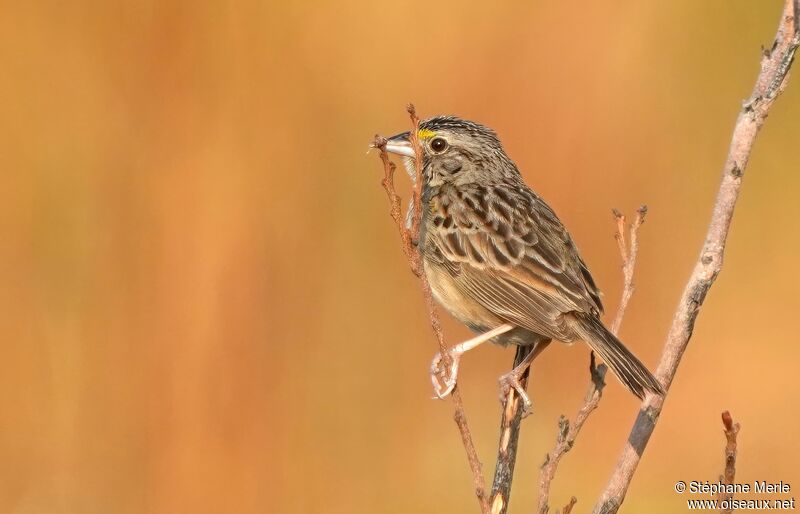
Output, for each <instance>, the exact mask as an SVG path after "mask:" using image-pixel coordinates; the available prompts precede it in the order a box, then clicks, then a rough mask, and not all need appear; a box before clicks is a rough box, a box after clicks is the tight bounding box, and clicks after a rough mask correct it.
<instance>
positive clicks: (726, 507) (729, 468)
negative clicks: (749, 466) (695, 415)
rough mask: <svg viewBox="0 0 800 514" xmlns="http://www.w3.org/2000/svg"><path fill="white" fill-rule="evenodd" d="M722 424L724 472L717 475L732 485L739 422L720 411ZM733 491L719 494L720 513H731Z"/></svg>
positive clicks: (734, 474)
mask: <svg viewBox="0 0 800 514" xmlns="http://www.w3.org/2000/svg"><path fill="white" fill-rule="evenodd" d="M722 426H723V427H724V428H725V440H726V443H725V473H724V474H723V475H721V476H720V477H719V481H720V482H722V483H723V484H725V485H733V480H734V478H735V477H736V436H737V435H738V434H739V428H740V427H739V423H734V422H733V418H732V417H731V413H730V412H728V411H725V412H723V413H722ZM732 498H733V492H732V491H731V492H728V491H726V492H723V493H721V494H720V495H719V497H718V500H719V505H721V506H722V508H721V509H720V512H721V513H722V514H731V513H732V512H733V508H731V505H730V503H731V499H732Z"/></svg>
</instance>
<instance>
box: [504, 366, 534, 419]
mask: <svg viewBox="0 0 800 514" xmlns="http://www.w3.org/2000/svg"><path fill="white" fill-rule="evenodd" d="M524 372H525V370H524V369H523V370H520V369H518V368H517V369H513V370H511V371H509V372H508V373H506V374H505V375H501V376H500V380H499V382H500V401H501V402H504V401H506V399H511V398H510V396H509V395H510V393H511V390H512V389H513V390H514V391H515V392H516V393H517V394H518V395H519V397H520V399H521V400H522V417H523V418H524V417H526V416H528V415H529V414H530V413H531V412H533V402H531V398H530V397H529V396H528V393H527V392H526V391H525V387H524V386H523V385H522V382H520V378H521V377H522V374H523V373H524Z"/></svg>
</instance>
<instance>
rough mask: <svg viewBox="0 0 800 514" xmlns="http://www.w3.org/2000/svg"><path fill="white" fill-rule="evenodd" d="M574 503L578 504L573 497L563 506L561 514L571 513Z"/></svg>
mask: <svg viewBox="0 0 800 514" xmlns="http://www.w3.org/2000/svg"><path fill="white" fill-rule="evenodd" d="M576 503H578V499H577V498H575V497H574V496H573V497H572V498H570V499H569V503H568V504H566V505H564V510H562V511H561V514H570V512H572V507H574V506H575V504H576Z"/></svg>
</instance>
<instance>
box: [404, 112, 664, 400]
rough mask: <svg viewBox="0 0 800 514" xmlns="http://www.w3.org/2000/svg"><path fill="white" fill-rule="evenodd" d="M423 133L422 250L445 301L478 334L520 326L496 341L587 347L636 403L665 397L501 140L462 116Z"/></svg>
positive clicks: (425, 126)
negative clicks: (605, 315)
mask: <svg viewBox="0 0 800 514" xmlns="http://www.w3.org/2000/svg"><path fill="white" fill-rule="evenodd" d="M420 133H421V134H424V135H425V137H424V138H423V139H421V145H422V148H423V170H422V175H423V180H424V184H423V196H422V203H423V217H422V225H421V232H420V241H419V244H420V245H421V249H422V253H423V257H424V265H425V272H426V275H427V277H428V280H429V282H430V284H431V288H432V290H433V292H434V296H435V297H436V299H437V301H438V302H439V303H441V304H442V305H443V306H444V307H445V308H446V309H447V310H448V311H449V312H450V313H451V314H452V315H453V316H454V317H456V318H457V319H458V320H460V321H461V322H462V323H464V324H466V325H467V326H469V327H470V328H471V329H472V330H474V331H476V332H478V333H481V332H485V331H487V330H490V329H492V328H495V327H497V326H499V325H502V324H504V323H510V324H512V325H514V326H515V328H514V329H513V330H511V331H510V332H507V333H505V334H502V335H500V336H497V337H496V338H495V339H494V341H495V342H497V343H500V344H517V345H530V344H534V343H536V342H537V341H545V340H550V339H553V340H558V341H562V342H566V343H571V342H573V341H576V340H584V341H586V342H587V343H588V344H589V346H590V347H591V348H592V349H593V350H595V351H596V352H597V353H598V354H599V355H600V356H601V357H602V358H603V360H605V361H606V362H607V363H608V365H609V367H610V368H611V369H612V371H614V373H615V374H616V375H617V376H618V377H619V378H620V380H621V381H622V382H623V383H624V384H625V385H626V386H627V387H628V388H629V389H630V390H631V391H632V392H633V393H634V394H635V395H637V396H639V397H640V398H641V397H643V396H644V393H645V391H647V390H649V391H653V392H660V390H661V388H660V386H659V384H658V382H657V381H656V380H655V378H653V376H652V374H650V372H649V371H648V370H647V368H645V367H644V365H642V364H641V362H639V360H638V359H636V357H635V356H633V354H631V353H630V352H629V351H628V350H627V349H626V348H625V346H624V345H623V344H622V343H621V342H620V341H619V340H618V339H617V338H616V337H615V336H614V335H613V334H611V333H610V332H609V331H608V330H607V329H606V328H605V327H604V326H603V324H602V322H601V321H600V318H599V316H600V314H602V311H603V306H602V303H601V301H600V293H599V291H598V289H597V286H596V285H595V283H594V280H593V279H592V276H591V274H590V273H589V270H588V268H587V266H586V264H585V263H584V261H583V259H581V257H580V254H579V253H578V249H577V248H576V246H575V244H574V243H573V241H572V238H571V237H570V235H569V233H568V232H567V230H566V228H565V227H564V225H563V224H562V223H561V221H560V220H559V219H558V217H557V216H556V214H555V213H554V212H553V210H552V209H551V208H550V207H549V206H548V205H547V204H546V203H545V202H544V201H543V200H542V199H541V198H540V197H539V196H538V195H537V194H536V193H535V192H533V191H532V190H531V189H530V188H529V187H528V186H527V185H525V183H524V182H523V180H522V177H521V175H520V173H519V171H518V169H517V167H516V165H515V164H514V163H513V162H512V161H511V160H510V159H509V158H508V157H507V156H506V154H505V152H504V151H503V148H502V146H501V145H500V141H499V140H498V138H497V136H496V135H495V133H494V132H493V131H492V130H491V129H489V128H487V127H484V126H482V125H479V124H477V123H473V122H469V121H465V120H461V119H459V118H456V117H452V116H441V117H436V118H431V119H429V120H426V121H424V122H422V123H421V124H420ZM404 138H405V139H407V138H408V134H401V135H399V136H395V137H394V138H392V139H390V141H393V140H394V141H400V140H403V139H404ZM437 139H442V140H444V142H442V141H437ZM439 147H444V150H442V151H437V149H438V148H439ZM407 163H410V160H407Z"/></svg>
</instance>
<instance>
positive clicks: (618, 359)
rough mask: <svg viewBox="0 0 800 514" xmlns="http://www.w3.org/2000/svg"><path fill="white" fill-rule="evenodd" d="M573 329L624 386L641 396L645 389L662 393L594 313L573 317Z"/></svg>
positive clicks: (642, 397)
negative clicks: (592, 314)
mask: <svg viewBox="0 0 800 514" xmlns="http://www.w3.org/2000/svg"><path fill="white" fill-rule="evenodd" d="M573 319H574V321H573V328H574V330H575V332H576V333H577V334H578V336H579V337H580V338H581V339H583V340H584V341H586V343H587V344H588V345H589V346H590V347H591V348H592V350H594V351H595V352H597V354H598V355H599V356H600V358H602V359H603V360H604V361H605V362H606V364H608V367H609V368H611V371H613V372H614V375H616V377H617V378H618V379H619V380H620V382H622V383H623V384H624V385H625V387H627V388H628V389H630V391H631V392H632V393H633V394H635V395H636V396H638V397H639V398H640V399H644V395H645V392H647V391H650V392H652V393H655V394H661V395H663V394H664V389H663V388H662V387H661V384H659V383H658V380H656V378H655V377H654V376H653V374H652V373H650V371H649V370H648V369H647V368H646V367H645V366H644V364H642V362H641V361H640V360H639V359H637V358H636V356H635V355H633V354H632V353H631V352H630V350H628V349H627V348H625V345H624V344H622V342H621V341H620V340H619V339H617V337H616V336H615V335H614V334H612V333H611V332H610V331H609V330H608V329H607V328H606V327H605V326H603V324H602V322H601V321H600V320H599V319H597V318H595V317H594V316H590V315H586V314H579V315H577V316H575V317H574V318H573Z"/></svg>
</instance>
